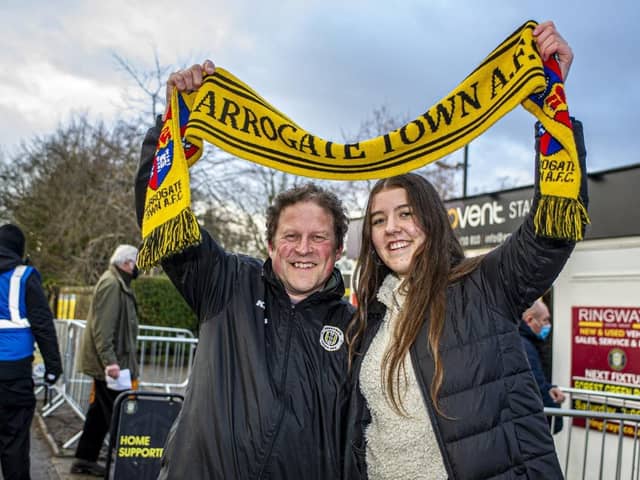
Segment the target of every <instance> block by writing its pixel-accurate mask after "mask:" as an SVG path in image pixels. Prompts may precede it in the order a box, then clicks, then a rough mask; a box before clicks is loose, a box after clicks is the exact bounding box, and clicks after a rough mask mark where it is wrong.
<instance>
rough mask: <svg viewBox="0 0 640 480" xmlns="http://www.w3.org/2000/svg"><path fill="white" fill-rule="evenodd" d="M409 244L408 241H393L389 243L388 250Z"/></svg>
mask: <svg viewBox="0 0 640 480" xmlns="http://www.w3.org/2000/svg"><path fill="white" fill-rule="evenodd" d="M408 245H409V242H405V241H402V242H393V243H391V244H389V250H397V249H398V248H404V247H406V246H408Z"/></svg>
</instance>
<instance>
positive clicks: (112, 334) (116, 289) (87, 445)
mask: <svg viewBox="0 0 640 480" xmlns="http://www.w3.org/2000/svg"><path fill="white" fill-rule="evenodd" d="M137 256H138V249H137V248H136V247H134V246H131V245H120V246H118V247H117V248H116V249H115V251H114V252H113V255H112V256H111V260H110V261H109V268H108V269H107V270H106V271H105V272H104V273H103V274H102V276H101V277H100V279H99V280H98V283H97V284H96V286H95V288H94V291H93V298H92V300H91V306H90V307H89V315H88V317H87V325H86V327H85V330H84V336H83V337H82V344H81V346H80V364H79V369H80V371H81V372H83V373H85V374H87V375H89V376H90V377H93V386H92V390H91V396H90V399H89V410H88V411H87V416H86V419H85V422H84V428H83V430H82V436H81V437H80V440H79V442H78V448H77V449H76V453H75V457H76V460H75V461H74V462H73V463H72V465H71V473H86V474H89V475H95V476H99V477H101V476H104V467H103V466H102V465H100V464H99V463H98V462H97V460H98V455H99V454H100V448H101V447H102V443H103V441H104V437H105V435H106V434H107V432H108V431H109V427H110V424H111V414H112V412H113V404H114V402H115V399H116V397H117V396H118V394H119V393H120V391H118V390H113V389H111V388H109V387H108V386H107V382H106V378H107V376H109V377H111V378H113V379H117V378H118V377H119V376H120V372H121V371H122V370H124V369H128V370H129V372H130V375H131V379H132V380H133V381H134V382H133V387H134V388H135V380H136V379H137V378H138V362H137V359H136V348H137V347H136V342H137V337H138V315H137V313H136V299H135V296H134V294H133V290H132V289H131V282H132V280H134V279H135V278H136V277H137V276H138V269H137V267H136V258H137Z"/></svg>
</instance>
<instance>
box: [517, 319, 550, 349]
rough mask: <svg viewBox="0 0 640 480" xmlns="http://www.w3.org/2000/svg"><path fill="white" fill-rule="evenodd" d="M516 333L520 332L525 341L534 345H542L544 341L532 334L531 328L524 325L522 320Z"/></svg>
mask: <svg viewBox="0 0 640 480" xmlns="http://www.w3.org/2000/svg"><path fill="white" fill-rule="evenodd" d="M518 331H519V332H520V335H521V336H523V337H525V338H526V339H527V340H529V341H531V342H533V343H534V344H536V343H544V340H542V339H541V338H540V337H538V336H537V335H536V334H535V333H533V330H531V327H529V325H527V324H526V323H524V321H523V320H521V321H520V325H518Z"/></svg>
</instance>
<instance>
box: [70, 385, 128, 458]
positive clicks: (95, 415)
mask: <svg viewBox="0 0 640 480" xmlns="http://www.w3.org/2000/svg"><path fill="white" fill-rule="evenodd" d="M120 393H121V392H118V391H116V390H111V389H109V388H107V382H104V381H102V380H96V379H94V380H93V388H92V391H91V396H90V397H89V410H87V418H86V419H85V421H84V427H83V429H82V436H81V437H80V440H79V441H78V448H77V449H76V455H75V456H76V458H81V459H83V460H88V461H90V462H95V461H96V460H98V455H99V454H100V449H101V448H102V443H103V442H104V437H105V436H106V435H107V432H109V428H110V426H111V414H112V413H113V403H114V402H115V400H116V397H117V396H118V395H119V394H120Z"/></svg>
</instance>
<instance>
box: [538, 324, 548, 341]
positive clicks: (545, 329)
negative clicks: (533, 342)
mask: <svg viewBox="0 0 640 480" xmlns="http://www.w3.org/2000/svg"><path fill="white" fill-rule="evenodd" d="M550 333H551V325H543V326H542V330H540V333H539V334H538V338H539V339H540V340H546V339H547V337H548V336H549V334H550Z"/></svg>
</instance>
